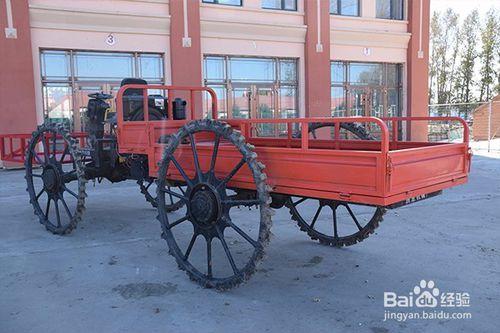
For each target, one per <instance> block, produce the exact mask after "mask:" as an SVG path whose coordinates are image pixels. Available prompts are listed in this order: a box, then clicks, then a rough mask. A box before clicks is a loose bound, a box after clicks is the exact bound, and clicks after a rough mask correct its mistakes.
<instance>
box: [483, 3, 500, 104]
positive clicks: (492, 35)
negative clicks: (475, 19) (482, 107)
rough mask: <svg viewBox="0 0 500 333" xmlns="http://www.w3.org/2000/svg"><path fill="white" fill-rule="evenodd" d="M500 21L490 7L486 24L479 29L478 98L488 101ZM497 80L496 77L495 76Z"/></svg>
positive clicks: (494, 76)
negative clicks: (479, 76)
mask: <svg viewBox="0 0 500 333" xmlns="http://www.w3.org/2000/svg"><path fill="white" fill-rule="evenodd" d="M499 28H500V22H499V18H498V15H497V14H496V12H495V10H494V9H493V8H492V9H490V10H489V11H488V13H487V14H486V24H485V26H484V27H483V29H482V30H481V42H482V52H481V71H480V74H481V81H480V97H479V98H480V100H481V101H488V100H490V99H491V98H492V97H493V88H494V84H495V79H496V78H497V76H496V75H497V73H496V69H497V68H495V67H497V66H498V64H497V62H496V61H497V57H498V53H499V48H500V40H499V39H500V35H499V32H498V29H499ZM497 80H498V78H497Z"/></svg>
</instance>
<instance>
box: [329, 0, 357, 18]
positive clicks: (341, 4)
mask: <svg viewBox="0 0 500 333" xmlns="http://www.w3.org/2000/svg"><path fill="white" fill-rule="evenodd" d="M330 14H335V15H345V16H359V0H330Z"/></svg>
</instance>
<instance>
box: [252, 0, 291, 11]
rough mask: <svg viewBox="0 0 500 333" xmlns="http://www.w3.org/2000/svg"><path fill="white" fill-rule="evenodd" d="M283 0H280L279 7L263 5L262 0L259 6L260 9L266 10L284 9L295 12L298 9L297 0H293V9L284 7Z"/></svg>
mask: <svg viewBox="0 0 500 333" xmlns="http://www.w3.org/2000/svg"><path fill="white" fill-rule="evenodd" d="M285 1H286V0H280V4H281V6H280V8H275V7H264V5H263V4H262V0H261V3H260V8H262V9H266V10H284V11H287V12H296V11H298V8H297V7H298V4H297V0H293V2H294V4H295V6H294V9H286V8H285Z"/></svg>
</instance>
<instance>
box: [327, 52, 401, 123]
mask: <svg viewBox="0 0 500 333" xmlns="http://www.w3.org/2000/svg"><path fill="white" fill-rule="evenodd" d="M330 68H331V82H332V87H331V111H332V115H333V116H335V117H339V116H376V117H392V116H398V115H401V95H402V82H401V81H402V80H401V65H400V64H388V63H360V62H343V61H332V62H331V67H330Z"/></svg>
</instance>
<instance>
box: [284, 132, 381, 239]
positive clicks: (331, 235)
mask: <svg viewBox="0 0 500 333" xmlns="http://www.w3.org/2000/svg"><path fill="white" fill-rule="evenodd" d="M334 126H335V125H334V124H332V123H312V124H311V125H310V126H309V133H310V134H311V135H312V136H313V138H316V130H318V129H320V128H325V127H330V128H333V127H334ZM340 128H341V129H343V130H345V131H346V132H350V133H351V134H353V135H354V136H355V137H357V138H359V139H361V140H374V138H373V137H372V136H371V135H370V134H369V133H368V132H367V131H366V130H365V128H364V127H363V126H360V125H357V124H355V123H340ZM286 206H287V207H288V208H289V209H290V214H291V215H292V219H293V220H294V221H296V222H297V224H298V226H299V228H300V230H302V231H305V232H306V233H307V234H308V235H309V237H311V239H313V240H318V241H319V242H320V243H321V244H326V245H330V246H336V247H342V246H349V245H353V244H356V243H359V242H361V241H363V240H364V239H366V238H367V237H368V236H369V235H370V234H372V233H373V232H374V230H375V229H376V228H377V227H378V225H379V223H380V222H381V221H382V220H383V215H384V213H385V209H384V208H382V207H368V206H362V205H356V204H352V203H347V202H342V201H335V200H324V199H314V198H307V197H289V198H288V200H287V202H286ZM302 207H304V208H302ZM353 208H354V209H353ZM328 210H331V214H332V215H331V217H330V215H329V214H328ZM339 210H343V211H344V212H343V214H339ZM313 211H314V214H312V215H310V216H308V214H307V213H308V212H313ZM325 213H326V214H325ZM356 215H358V217H357V216H356ZM324 219H326V222H324V221H323V220H324Z"/></svg>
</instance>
